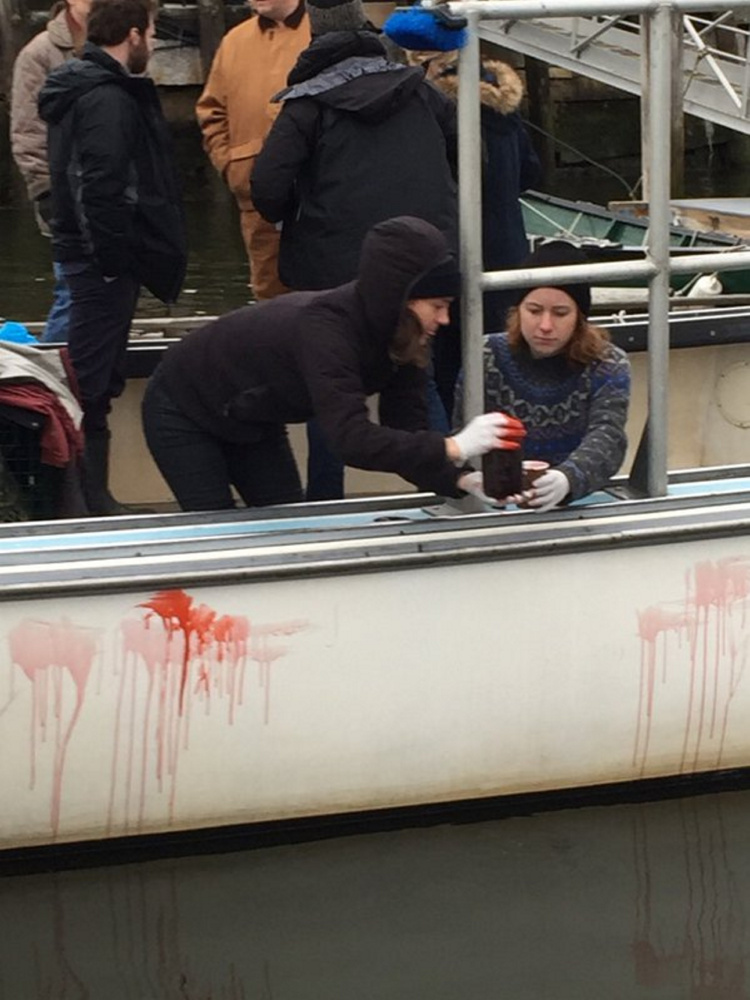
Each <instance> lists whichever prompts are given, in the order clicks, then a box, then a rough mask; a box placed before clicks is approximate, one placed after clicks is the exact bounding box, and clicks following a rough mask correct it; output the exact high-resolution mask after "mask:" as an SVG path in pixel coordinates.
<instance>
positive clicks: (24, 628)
mask: <svg viewBox="0 0 750 1000" xmlns="http://www.w3.org/2000/svg"><path fill="white" fill-rule="evenodd" d="M137 607H138V609H140V614H139V617H135V618H133V617H131V618H126V619H125V620H123V621H122V622H121V625H120V632H119V640H120V649H121V655H120V657H119V658H118V662H117V663H116V665H115V675H116V677H117V690H116V697H115V698H114V719H113V724H112V727H111V729H112V751H111V761H112V763H111V770H110V782H109V804H108V810H107V828H108V832H111V831H112V830H113V829H114V828H115V827H118V828H119V829H120V830H121V831H122V832H130V831H132V830H133V828H136V829H137V828H140V827H141V826H142V824H143V821H144V816H145V807H146V799H147V793H148V792H149V791H155V792H156V793H157V794H162V793H164V792H165V791H166V792H167V803H168V814H169V821H170V822H171V820H172V818H173V816H174V806H175V797H176V791H177V773H178V763H179V759H180V754H181V752H182V751H183V750H185V749H187V747H188V744H189V735H190V722H191V709H192V706H193V703H194V702H195V701H197V702H199V703H202V705H203V707H204V712H205V714H206V715H210V712H211V706H212V704H213V703H215V702H216V701H217V700H221V701H224V702H225V703H226V706H227V721H228V723H229V725H232V724H233V723H234V721H235V718H236V713H237V710H238V708H239V707H240V706H241V705H242V704H243V700H244V687H245V673H246V667H247V663H248V661H249V660H250V661H253V662H255V663H257V664H258V677H259V684H260V687H261V690H262V692H263V698H262V716H263V721H264V723H266V724H267V723H268V721H269V717H270V686H271V667H272V665H273V664H274V663H275V662H276V661H277V660H279V659H280V658H281V657H283V656H284V654H285V653H286V652H287V648H286V646H280V645H278V644H277V643H275V642H274V641H273V639H274V637H278V636H290V635H293V634H294V633H296V632H299V631H300V630H302V629H303V628H306V627H307V624H308V623H307V622H306V621H285V622H278V623H275V624H266V623H259V624H252V625H251V622H250V620H249V619H248V618H247V617H245V616H243V615H227V614H219V612H217V611H215V610H214V609H213V608H211V607H209V606H208V605H206V604H196V603H195V602H194V601H193V598H192V597H190V596H189V595H188V594H186V593H185V592H184V591H182V590H168V591H161V592H159V593H157V594H155V595H154V596H153V597H151V598H150V599H149V600H147V601H144V602H143V603H142V604H139V605H137ZM8 639H9V645H10V650H11V659H12V663H13V664H14V667H18V668H20V671H21V673H22V674H23V676H25V677H26V678H27V679H28V681H29V682H30V683H31V685H32V698H31V750H30V760H31V776H30V785H31V788H32V789H33V788H35V787H36V784H37V769H38V756H39V747H40V745H41V744H44V743H46V742H47V741H48V739H50V738H52V739H54V761H53V764H52V772H53V773H52V793H51V796H52V798H51V808H50V825H51V828H52V832H53V835H55V836H56V835H57V833H58V829H59V824H60V808H61V797H62V788H63V776H64V767H65V759H66V753H67V750H68V747H69V744H70V741H71V739H72V738H73V735H74V731H75V729H76V725H77V724H78V722H79V720H80V717H81V714H82V712H83V710H84V701H85V695H86V689H87V684H88V681H89V676H90V673H91V668H92V665H93V663H94V661H95V659H96V657H97V654H98V653H99V651H100V644H101V636H100V633H99V631H97V630H95V629H91V628H87V627H83V626H80V625H76V624H74V623H71V622H69V621H67V620H66V619H63V620H61V621H59V622H47V621H32V620H26V621H22V622H20V623H19V624H18V625H17V626H16V627H15V628H14V629H13V630H12V631H11V632H10V634H9V637H8ZM71 682H72V683H71ZM94 693H95V694H98V693H100V692H94ZM16 697H17V693H16V691H15V690H14V688H13V680H12V686H11V693H10V697H9V699H8V703H7V705H6V706H4V710H5V709H7V707H8V705H10V704H11V703H12V702H14V700H15V698H16ZM89 700H90V699H89ZM100 706H101V707H97V704H96V703H95V704H94V706H93V708H91V707H90V708H89V710H90V711H94V712H97V711H100V712H102V711H103V712H106V711H107V710H106V708H105V707H104V705H101V703H100ZM97 721H99V720H97ZM108 721H109V719H108V718H107V719H106V720H105V721H104V723H102V722H99V725H97V726H95V729H94V731H95V732H96V731H102V729H103V726H105V725H106V724H107V722H108ZM53 727H54V728H53ZM51 730H52V732H51V735H50V731H51ZM89 749H90V750H91V751H92V753H94V754H95V755H96V754H100V753H102V752H103V751H104V750H105V748H104V747H103V746H101V745H99V746H97V747H96V748H89Z"/></svg>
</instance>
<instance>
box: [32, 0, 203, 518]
mask: <svg viewBox="0 0 750 1000" xmlns="http://www.w3.org/2000/svg"><path fill="white" fill-rule="evenodd" d="M155 13H156V7H155V3H154V2H153V0H93V3H92V5H91V11H90V13H89V19H88V41H87V42H86V45H85V46H84V49H83V54H82V56H81V58H80V59H71V60H70V61H69V62H67V63H66V64H65V65H64V66H61V67H60V68H59V69H56V70H53V72H52V73H50V75H49V76H48V77H47V82H46V83H45V84H44V86H43V87H42V91H41V93H40V95H39V112H40V114H41V117H42V118H43V119H44V120H45V121H46V122H47V123H48V125H49V153H50V172H51V178H52V200H53V203H54V213H53V217H52V243H53V252H54V256H55V260H57V261H59V262H60V264H61V266H62V271H63V274H64V276H65V280H66V281H67V283H68V286H69V287H70V292H71V296H72V305H71V316H70V328H69V349H70V359H71V362H72V364H73V369H74V371H75V374H76V378H77V380H78V387H79V390H80V395H81V403H82V406H83V429H84V434H85V451H84V463H83V472H84V491H85V495H86V502H87V504H88V506H89V510H90V513H91V514H93V515H109V514H124V513H129V511H128V510H127V508H125V507H124V506H123V505H121V504H119V503H118V502H117V501H116V500H115V499H114V498H113V497H112V495H111V494H110V492H109V488H108V469H109V442H110V435H109V426H108V420H107V418H108V414H109V411H110V407H111V402H112V400H113V399H114V398H115V397H117V396H119V395H120V393H121V392H122V390H123V389H124V387H125V372H124V368H125V357H126V352H127V344H128V335H129V332H130V325H131V322H132V320H133V314H134V312H135V308H136V303H137V301H138V294H139V291H140V287H141V284H144V285H145V286H146V287H147V288H148V289H149V290H150V291H151V292H152V293H153V294H154V295H156V296H157V297H158V298H160V299H162V300H163V301H164V302H173V301H175V299H176V298H177V296H178V294H179V291H180V288H181V286H182V281H183V278H184V275H185V267H186V263H187V251H186V243H185V229H184V222H183V213H182V200H181V197H180V192H179V186H178V183H177V176H176V172H175V169H174V164H173V160H172V155H171V143H170V140H169V134H168V131H167V125H166V122H165V121H164V117H163V115H162V111H161V106H160V104H159V97H158V94H157V91H156V87H155V86H154V82H153V80H150V79H149V78H148V77H145V76H143V74H144V73H145V70H146V68H147V66H148V62H149V58H150V56H151V53H152V51H153V41H154V32H155V26H154V18H155Z"/></svg>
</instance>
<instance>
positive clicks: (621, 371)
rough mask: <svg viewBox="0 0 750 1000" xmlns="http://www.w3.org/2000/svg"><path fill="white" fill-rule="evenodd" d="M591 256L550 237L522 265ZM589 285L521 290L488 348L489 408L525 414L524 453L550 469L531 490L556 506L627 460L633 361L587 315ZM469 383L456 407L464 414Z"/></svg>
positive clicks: (544, 504) (533, 498)
mask: <svg viewBox="0 0 750 1000" xmlns="http://www.w3.org/2000/svg"><path fill="white" fill-rule="evenodd" d="M581 263H586V257H585V255H584V254H583V252H582V251H580V250H579V249H578V248H576V247H574V246H573V245H572V244H570V243H565V242H563V241H554V242H552V243H546V244H542V246H541V247H539V249H538V250H537V251H536V252H535V253H534V254H532V255H531V257H529V258H528V259H527V260H526V261H525V263H524V265H523V266H524V267H552V266H556V265H562V264H581ZM590 306H591V289H590V286H589V285H587V284H568V285H562V284H561V285H556V286H554V287H551V286H542V287H539V288H526V289H523V290H522V291H521V292H520V294H519V298H518V304H517V306H516V307H515V308H514V309H511V310H510V311H509V313H508V322H507V328H508V329H507V332H506V333H495V334H491V335H490V336H489V337H487V338H486V339H485V347H484V379H485V388H484V407H485V410H494V409H497V410H502V412H504V413H508V414H510V415H512V416H514V417H517V418H518V419H519V420H521V421H523V423H524V425H525V427H526V431H527V437H526V439H525V441H524V457H525V458H531V459H541V460H543V461H545V462H549V464H550V469H549V471H547V472H546V473H545V474H544V475H543V476H541V477H540V478H539V479H537V480H536V482H535V484H534V489H533V490H530V491H529V492H528V493H527V494H524V503H526V504H527V505H528V506H529V507H532V508H534V509H536V510H540V511H542V510H549V509H550V508H552V507H556V506H559V505H560V504H564V503H568V502H570V501H571V500H577V499H578V498H579V497H583V496H586V495H587V494H589V493H593V492H594V491H595V490H597V489H599V488H601V487H602V486H603V485H604V484H605V483H606V482H607V480H608V479H609V478H610V477H611V476H612V475H614V474H615V473H616V472H617V470H618V469H619V468H620V465H621V464H622V461H623V458H624V457H625V449H626V446H627V439H626V436H625V421H626V419H627V414H628V402H629V398H630V363H629V361H628V358H627V356H626V354H625V353H624V352H623V351H621V350H620V349H619V348H618V347H615V346H614V345H613V344H611V343H610V342H609V339H608V336H607V333H606V332H605V331H604V330H601V329H600V328H598V327H596V326H594V325H593V324H591V323H589V321H588V318H587V317H588V312H589V309H590ZM462 395H463V393H462V384H461V381H459V385H458V387H457V399H456V414H457V415H460V414H461V413H462V409H463V407H462ZM516 499H520V498H516Z"/></svg>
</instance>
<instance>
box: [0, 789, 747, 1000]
mask: <svg viewBox="0 0 750 1000" xmlns="http://www.w3.org/2000/svg"><path fill="white" fill-rule="evenodd" d="M748 834H750V797H748V795H747V794H746V793H740V792H735V793H724V794H721V795H711V796H703V797H699V798H693V799H685V800H681V801H672V802H661V803H649V804H639V805H633V806H610V807H598V808H589V809H579V810H570V811H565V812H559V813H549V814H546V815H540V816H537V817H522V818H516V819H510V820H504V821H497V822H487V823H481V824H476V825H472V826H457V827H450V826H443V827H437V828H433V829H430V830H412V831H402V832H398V833H387V834H382V833H381V834H370V835H362V836H357V837H349V838H342V839H339V840H330V841H326V842H320V843H313V844H307V845H301V846H293V847H288V846H287V847H278V848H274V849H263V850H256V851H252V852H247V853H244V854H240V853H238V854H230V855H222V856H215V857H200V858H191V859H179V860H173V861H161V862H151V863H147V864H142V865H131V866H123V867H119V868H104V869H100V870H98V871H83V872H64V873H58V874H56V875H36V876H28V877H20V878H11V879H8V878H6V879H5V880H3V881H2V882H0V887H1V888H2V891H1V892H0V924H2V926H3V927H5V928H10V927H12V928H13V934H12V935H10V934H4V935H2V937H0V970H1V971H0V998H2V1000H11V998H12V1000H17V998H19V997H23V998H24V1000H38V998H39V1000H40V998H48V997H52V996H55V997H62V996H65V997H100V996H106V997H108V998H111V1000H119V998H144V997H148V998H150V997H154V998H157V997H158V998H168V1000H171V998H175V1000H178V998H179V1000H184V998H186V997H187V998H193V1000H197V998H201V1000H205V998H209V997H210V998H225V1000H240V998H249V997H263V998H265V997H268V998H270V997H273V998H275V1000H280V998H283V1000H297V998H300V1000H301V998H310V997H345V996H351V997H357V998H358V1000H370V998H372V1000H381V998H383V1000H384V998H394V997H399V998H400V997H404V998H407V997H408V998H410V1000H413V998H414V997H417V996H419V997H423V996H424V997H430V998H436V1000H440V998H449V997H450V998H458V997H462V998H463V997H467V996H468V997H472V998H479V997H484V996H486V997H493V998H495V997H513V998H527V997H528V998H533V1000H546V998H549V1000H553V998H554V1000H581V998H582V997H589V996H590V997H618V998H655V1000H678V998H680V1000H684V998H686V997H689V998H691V1000H730V998H731V1000H742V998H746V997H747V996H748V988H747V984H746V974H745V968H746V961H747V954H748V947H749V946H750V942H748V935H747V929H746V923H747V922H746V920H745V907H746V906H747V905H748V903H749V902H750V867H749V865H748V859H747V851H746V843H747V839H748Z"/></svg>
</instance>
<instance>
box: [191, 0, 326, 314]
mask: <svg viewBox="0 0 750 1000" xmlns="http://www.w3.org/2000/svg"><path fill="white" fill-rule="evenodd" d="M253 8H254V10H255V13H256V14H257V16H256V17H253V18H250V19H249V20H248V21H244V22H243V23H242V24H239V25H237V27H236V28H233V29H232V30H231V31H230V32H228V34H227V35H226V36H225V37H224V39H223V40H222V43H221V45H220V46H219V48H218V50H217V52H216V55H215V57H214V61H213V64H212V66H211V71H210V73H209V75H208V80H207V81H206V86H205V87H204V90H203V93H202V94H201V96H200V98H199V99H198V103H197V105H196V114H197V117H198V124H199V125H200V127H201V131H202V132H203V145H204V148H205V150H206V152H207V153H208V155H209V157H210V159H211V162H212V163H213V165H214V167H215V168H216V169H217V170H218V171H219V173H220V174H221V175H222V177H223V178H224V180H225V181H226V184H227V186H228V187H229V190H230V191H231V192H232V194H233V195H234V196H235V198H236V199H237V205H238V207H239V210H240V226H241V229H242V237H243V239H244V241H245V247H246V249H247V256H248V260H249V262H250V281H251V284H252V288H253V292H254V294H255V297H256V299H270V298H273V297H274V296H275V295H279V294H281V293H282V292H285V291H287V289H286V288H285V287H284V285H283V284H282V283H281V281H280V280H279V276H278V255H279V233H278V231H277V229H276V227H275V226H274V225H273V223H270V222H266V221H265V220H264V219H263V218H261V216H260V215H259V214H258V212H257V211H256V210H255V207H254V206H253V203H252V200H251V198H250V175H251V173H252V169H253V166H254V163H255V158H256V156H257V155H258V153H259V152H260V149H261V147H262V145H263V141H264V139H265V138H266V136H267V135H268V133H269V131H270V129H271V126H272V125H273V123H274V119H275V118H276V115H277V114H278V112H279V110H280V108H281V105H280V104H272V103H271V98H272V97H273V96H274V95H275V94H276V93H278V91H280V90H281V89H282V88H283V87H284V86H285V85H286V78H287V74H288V73H289V70H290V69H291V68H292V66H293V65H294V64H295V62H296V61H297V56H298V55H299V54H300V52H302V50H303V49H305V48H306V47H307V46H308V45H309V43H310V24H309V20H308V17H307V14H306V13H305V10H304V4H303V0H253Z"/></svg>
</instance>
